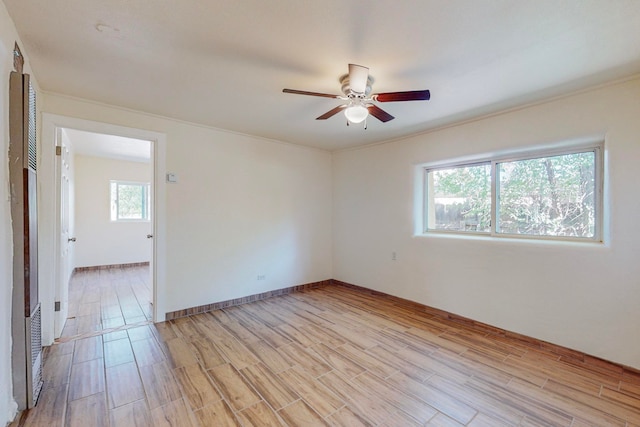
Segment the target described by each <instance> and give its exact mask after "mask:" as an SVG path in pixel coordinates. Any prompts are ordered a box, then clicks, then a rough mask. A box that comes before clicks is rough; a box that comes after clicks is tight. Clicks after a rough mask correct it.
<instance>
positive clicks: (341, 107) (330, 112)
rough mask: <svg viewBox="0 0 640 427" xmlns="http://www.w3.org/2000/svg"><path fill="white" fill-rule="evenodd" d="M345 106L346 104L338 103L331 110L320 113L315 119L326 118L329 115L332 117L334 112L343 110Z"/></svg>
mask: <svg viewBox="0 0 640 427" xmlns="http://www.w3.org/2000/svg"><path fill="white" fill-rule="evenodd" d="M345 107H346V105H344V104H343V105H338V106H337V107H336V108H334V109H333V110H329V111H327V112H326V113H324V114H323V115H321V116H320V117H318V118H316V120H327V119H328V118H329V117H333V116H335V115H336V114H338V113H339V112H340V111H342V110H344V108H345Z"/></svg>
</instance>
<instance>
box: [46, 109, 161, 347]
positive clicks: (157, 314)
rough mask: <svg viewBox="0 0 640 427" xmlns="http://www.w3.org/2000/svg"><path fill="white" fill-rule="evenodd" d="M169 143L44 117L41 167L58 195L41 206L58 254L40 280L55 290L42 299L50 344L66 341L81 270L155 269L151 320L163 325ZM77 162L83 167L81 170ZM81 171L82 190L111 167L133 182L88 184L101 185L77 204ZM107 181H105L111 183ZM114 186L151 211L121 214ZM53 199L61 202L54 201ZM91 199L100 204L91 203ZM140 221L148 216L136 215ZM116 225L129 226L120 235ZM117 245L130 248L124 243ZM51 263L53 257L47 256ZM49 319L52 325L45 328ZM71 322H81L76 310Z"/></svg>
mask: <svg viewBox="0 0 640 427" xmlns="http://www.w3.org/2000/svg"><path fill="white" fill-rule="evenodd" d="M164 142H165V137H164V135H163V134H158V133H155V132H149V131H144V130H139V129H132V128H124V127H120V126H115V125H108V124H104V123H97V122H90V121H85V120H80V119H75V118H70V117H62V116H54V115H49V114H43V150H42V151H43V153H42V158H43V160H42V161H43V166H44V165H45V164H46V165H47V166H48V167H50V168H51V169H50V170H45V173H47V175H48V176H51V177H52V178H54V177H55V179H51V180H50V182H48V183H47V185H49V186H51V187H52V188H50V190H52V191H47V189H45V188H43V190H44V191H43V193H45V196H43V199H44V200H42V202H43V203H41V205H43V206H42V210H43V211H44V212H43V214H44V215H45V216H47V219H48V221H46V223H45V224H44V225H43V228H44V229H45V230H43V231H44V233H43V240H44V242H43V243H44V245H43V246H44V251H43V252H45V251H46V252H49V251H51V255H53V256H52V257H50V259H51V262H45V263H43V264H44V265H41V269H40V270H39V273H40V275H41V277H47V276H48V277H51V278H52V279H53V280H51V281H46V282H45V283H50V284H51V285H50V286H47V285H45V286H44V289H43V295H42V301H43V306H45V307H50V309H49V310H43V325H50V326H49V327H46V328H45V327H43V331H42V333H43V344H45V345H50V344H52V343H53V341H54V339H55V338H58V337H59V336H60V334H61V332H62V329H63V327H64V324H65V321H66V319H67V317H69V316H70V311H69V309H70V307H71V308H73V305H71V306H70V298H69V283H70V278H71V274H72V272H73V271H74V269H76V271H77V270H82V269H86V270H99V269H105V268H107V267H108V266H111V267H116V268H121V267H124V266H129V265H131V266H141V265H142V266H143V265H145V264H146V263H148V267H147V271H148V272H149V275H150V279H149V281H148V283H149V285H150V286H149V287H150V288H151V289H150V291H151V294H152V295H150V297H151V298H150V301H149V305H150V309H149V310H148V311H147V312H148V313H149V312H150V313H151V314H152V319H153V321H163V320H164V308H163V300H162V297H161V295H162V289H163V284H164V269H163V268H162V265H163V263H162V264H161V260H162V258H163V256H164V249H163V248H164V233H163V232H162V230H164V226H163V225H164V179H159V177H164V176H165V172H164ZM47 154H48V155H49V156H50V157H48V156H47ZM74 154H75V155H74ZM76 159H80V160H81V161H80V162H77V163H78V164H76ZM80 166H81V167H82V170H83V174H84V175H83V176H82V180H81V181H82V183H83V185H84V184H87V181H95V180H93V178H91V179H88V178H89V177H92V176H94V173H93V172H91V171H95V172H96V173H97V171H98V170H100V169H104V168H107V173H108V169H109V168H112V172H113V171H114V170H115V171H116V172H118V171H120V172H121V171H122V170H125V169H126V170H130V171H129V173H134V175H126V174H125V175H121V174H120V175H118V173H113V174H112V175H111V176H112V177H113V178H112V179H110V180H108V181H107V182H106V183H100V184H97V183H96V182H94V183H93V184H92V183H88V184H89V185H95V188H93V189H92V188H89V189H87V188H84V189H83V191H84V193H82V194H78V196H80V197H81V203H78V200H77V197H76V200H74V194H77V191H74V190H73V188H74V181H76V180H75V175H76V174H77V173H78V171H79V167H80ZM114 168H115V169H114ZM145 168H146V172H144V170H145ZM43 169H46V168H44V167H43ZM87 171H89V172H87ZM132 171H133V172H132ZM135 171H137V172H135ZM135 173H138V175H135ZM140 173H141V174H142V175H140ZM102 175H104V171H103V174H102ZM145 176H146V179H145ZM119 177H121V179H120V178H119ZM101 179H102V180H103V181H104V176H102V177H101ZM75 185H77V183H75ZM114 185H116V190H117V186H118V185H121V188H123V189H126V190H132V189H133V190H135V191H138V193H137V194H138V195H140V194H141V195H142V199H140V198H138V199H137V200H138V201H139V202H142V205H144V206H143V207H142V209H143V210H144V212H133V213H132V211H127V212H124V213H123V212H120V213H119V212H118V204H117V201H116V204H115V205H114V203H113V194H111V193H113V186H114ZM43 187H44V186H43ZM76 190H78V188H76ZM94 190H95V191H94ZM135 191H134V193H135ZM140 191H143V193H140ZM124 193H125V192H123V194H124ZM51 194H54V196H53V197H50V196H49V197H47V195H51ZM115 194H117V191H116V193H115ZM91 197H95V199H93V200H91ZM109 198H111V200H109ZM122 198H123V201H121V204H122V205H125V204H126V203H125V202H126V201H125V200H124V196H122ZM134 199H135V197H134ZM98 204H100V205H101V206H102V207H103V208H104V209H103V211H104V212H103V211H100V212H99V213H96V212H95V211H94V212H91V209H93V208H95V207H96V206H97V205H98ZM105 206H106V208H105ZM114 206H115V208H116V216H115V218H114V216H113V207H114ZM80 208H82V209H84V210H81V211H79V212H78V214H79V215H82V219H83V220H84V221H81V223H82V227H83V229H84V231H83V230H80V229H79V228H78V227H74V225H76V226H77V225H80V223H79V221H78V219H79V218H75V221H74V212H75V211H78V210H79V209H80ZM121 210H124V208H122V209H121ZM137 214H141V215H142V216H141V217H135V218H133V217H132V216H131V215H137ZM118 215H120V216H119V217H118ZM127 215H129V216H127ZM95 217H98V218H99V219H100V225H96V224H91V221H92V220H93V219H95ZM118 220H120V221H118ZM113 226H122V227H116V228H115V229H114V228H113ZM87 227H94V230H93V231H92V232H91V233H93V234H91V233H89V234H91V235H89V234H88V233H87V232H86V229H87ZM95 227H98V228H97V229H95ZM114 230H115V231H114ZM118 233H120V236H118V235H117V234H118ZM122 233H124V234H122ZM118 239H120V240H122V239H129V240H130V241H129V242H128V243H123V242H122V241H120V242H119V241H118ZM114 245H115V246H114ZM136 247H137V249H135V248H136ZM145 251H146V252H147V253H146V254H144V252H145ZM44 257H45V258H49V257H47V255H46V254H44ZM105 266H106V267H105ZM72 300H73V299H72ZM71 304H72V302H71ZM151 307H152V309H151ZM45 317H48V320H50V321H48V322H46V323H45V319H44V318H45ZM71 317H74V316H73V310H72V312H71ZM103 329H104V328H103Z"/></svg>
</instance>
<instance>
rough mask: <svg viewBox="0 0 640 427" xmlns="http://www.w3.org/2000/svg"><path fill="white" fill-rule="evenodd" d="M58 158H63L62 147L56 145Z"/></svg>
mask: <svg viewBox="0 0 640 427" xmlns="http://www.w3.org/2000/svg"><path fill="white" fill-rule="evenodd" d="M56 156H62V146H60V145H56Z"/></svg>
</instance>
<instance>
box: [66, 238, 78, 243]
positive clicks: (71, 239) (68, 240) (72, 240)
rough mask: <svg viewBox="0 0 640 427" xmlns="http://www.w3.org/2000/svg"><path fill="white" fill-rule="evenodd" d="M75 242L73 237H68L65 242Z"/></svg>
mask: <svg viewBox="0 0 640 427" xmlns="http://www.w3.org/2000/svg"><path fill="white" fill-rule="evenodd" d="M75 241H76V238H75V237H69V238H68V239H67V242H75Z"/></svg>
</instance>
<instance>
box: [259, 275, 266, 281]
mask: <svg viewBox="0 0 640 427" xmlns="http://www.w3.org/2000/svg"><path fill="white" fill-rule="evenodd" d="M266 278H267V276H266V275H264V274H258V280H265V279H266Z"/></svg>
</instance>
